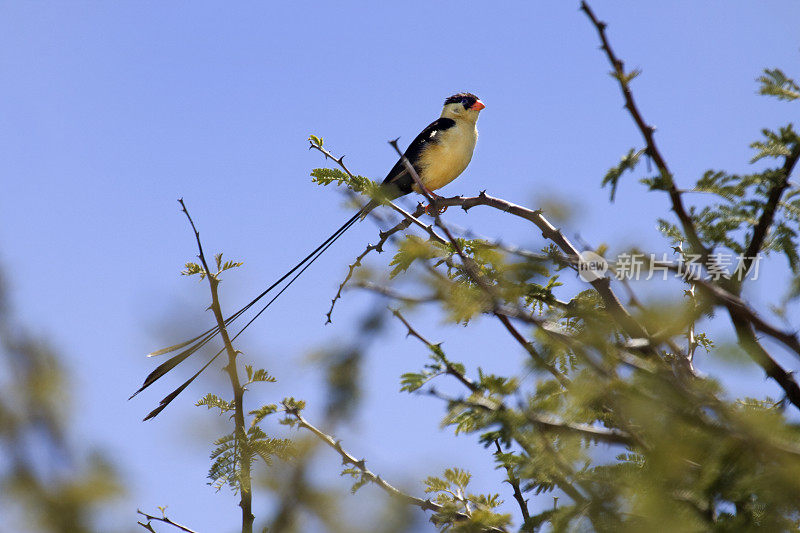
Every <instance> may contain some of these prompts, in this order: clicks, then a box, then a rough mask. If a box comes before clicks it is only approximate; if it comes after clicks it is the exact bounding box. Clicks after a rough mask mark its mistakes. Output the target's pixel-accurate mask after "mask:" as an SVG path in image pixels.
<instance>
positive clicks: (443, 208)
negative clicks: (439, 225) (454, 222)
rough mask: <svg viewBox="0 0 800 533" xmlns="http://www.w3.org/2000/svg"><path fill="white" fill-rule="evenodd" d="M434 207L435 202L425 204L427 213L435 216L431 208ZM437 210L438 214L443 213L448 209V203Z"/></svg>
mask: <svg viewBox="0 0 800 533" xmlns="http://www.w3.org/2000/svg"><path fill="white" fill-rule="evenodd" d="M432 207H434V206H433V204H428V205H426V206H425V213H426V214H427V215H430V216H435V215H434V213H433V212H432V210H431V208H432ZM435 211H436V215H441V214H443V213H444V212H445V211H447V206H446V205H442V206H439V207H438V208H436V209H435Z"/></svg>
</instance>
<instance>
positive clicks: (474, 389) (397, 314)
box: [390, 309, 481, 393]
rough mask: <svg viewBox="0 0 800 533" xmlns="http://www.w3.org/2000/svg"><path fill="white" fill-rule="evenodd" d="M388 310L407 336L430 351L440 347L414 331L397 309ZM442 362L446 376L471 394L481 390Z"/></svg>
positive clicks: (451, 365) (448, 364)
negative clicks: (405, 331)
mask: <svg viewBox="0 0 800 533" xmlns="http://www.w3.org/2000/svg"><path fill="white" fill-rule="evenodd" d="M390 310H391V312H392V314H393V315H394V316H395V317H397V319H398V320H400V322H402V323H403V325H404V326H405V327H406V329H407V330H408V333H407V335H409V336H412V337H415V338H417V339H418V340H419V341H420V342H422V344H424V345H425V346H427V347H428V348H430V349H431V350H435V349H436V348H440V347H441V344H433V343H431V342H430V341H429V340H428V339H426V338H425V337H423V336H422V335H421V334H420V333H419V332H418V331H417V330H416V329H414V327H413V326H412V325H411V323H409V321H408V320H406V317H404V316H403V315H402V313H400V310H399V309H390ZM442 362H443V363H445V370H446V372H447V373H448V374H450V375H451V376H453V377H455V378H456V379H457V380H458V381H460V382H461V384H462V385H464V386H465V387H466V388H468V389H469V390H470V391H471V392H473V393H475V392H480V390H481V388H480V387H479V386H478V385H477V384H476V383H475V382H474V381H472V380H471V379H469V378H468V377H467V376H465V375H464V374H463V373H461V372H459V371H458V370H457V369H456V367H454V366H453V364H452V363H451V362H450V361H447V360H444V361H442Z"/></svg>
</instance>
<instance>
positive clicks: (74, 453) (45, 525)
mask: <svg viewBox="0 0 800 533" xmlns="http://www.w3.org/2000/svg"><path fill="white" fill-rule="evenodd" d="M70 387H71V384H70V382H69V376H68V375H67V373H66V371H65V369H64V367H63V366H62V363H61V360H60V356H59V355H58V353H57V352H56V351H55V350H54V349H53V348H52V347H51V346H49V345H48V343H47V342H46V341H45V340H43V339H40V338H36V337H34V336H33V335H32V334H31V333H29V331H28V330H27V329H26V328H25V327H24V326H22V325H21V324H19V323H18V322H17V320H16V319H15V318H14V314H13V312H12V309H11V305H10V302H9V301H8V298H7V292H6V286H5V284H4V280H3V279H2V272H0V450H1V451H2V457H1V458H0V493H2V498H0V530H2V531H20V532H22V531H36V532H53V533H84V532H86V533H88V532H91V531H99V529H97V516H98V511H99V509H100V506H101V505H103V504H106V503H108V502H110V501H111V500H113V499H114V498H116V497H118V496H119V495H121V493H122V485H121V483H120V481H119V479H118V476H117V473H116V471H115V468H114V467H113V465H112V464H111V463H110V462H109V461H108V460H107V459H106V458H105V457H104V456H103V455H102V454H101V453H100V452H99V451H97V450H93V449H91V448H90V447H88V446H86V447H85V449H77V448H76V447H75V445H74V443H75V442H78V443H82V441H81V440H80V438H78V440H76V438H75V435H74V432H73V431H72V430H71V428H70V423H69V420H70V416H71V413H70Z"/></svg>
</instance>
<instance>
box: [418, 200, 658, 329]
mask: <svg viewBox="0 0 800 533" xmlns="http://www.w3.org/2000/svg"><path fill="white" fill-rule="evenodd" d="M479 205H482V206H487V207H492V208H494V209H497V210H499V211H503V212H505V213H509V214H511V215H514V216H517V217H519V218H522V219H525V220H528V221H529V222H532V223H533V224H534V225H535V226H536V227H537V228H539V230H540V231H541V232H542V237H544V238H545V239H548V240H550V241H552V242H553V243H554V244H555V245H556V246H558V248H559V249H560V250H561V251H562V252H563V253H565V254H566V255H567V260H568V261H569V262H571V263H573V264H577V263H578V260H579V256H580V251H579V250H578V249H577V248H576V247H575V245H573V244H572V243H571V242H570V241H569V239H567V238H566V237H565V236H564V234H563V233H561V231H560V230H559V229H558V228H556V227H555V226H554V225H553V224H551V223H550V221H549V220H547V218H545V216H544V215H542V212H541V211H539V210H536V211H534V210H532V209H528V208H526V207H523V206H521V205H517V204H514V203H511V202H508V201H506V200H502V199H500V198H495V197H492V196H489V195H487V194H486V191H481V193H480V194H478V196H470V197H465V196H453V197H450V198H438V199H436V200H434V203H433V208H434V210H435V209H436V208H437V207H440V206H459V207H461V208H462V209H463V210H464V211H468V210H470V209H472V208H473V207H476V206H479ZM589 283H590V284H591V286H592V287H593V288H594V289H595V290H596V291H597V293H598V294H599V295H600V298H601V299H602V300H603V304H604V305H605V308H606V310H607V311H608V312H609V314H610V315H611V316H612V318H614V320H615V321H616V322H617V323H618V324H619V325H620V327H621V328H622V329H623V331H625V333H627V334H628V335H629V336H630V337H633V338H645V339H647V338H649V335H648V333H647V330H646V329H645V328H644V327H643V326H642V325H641V324H639V323H638V322H637V321H636V320H635V319H634V318H633V317H632V316H631V314H630V313H629V312H628V310H627V309H625V307H624V306H623V305H622V303H621V302H620V300H619V298H618V297H617V295H616V294H615V293H614V291H613V290H612V289H611V280H610V279H609V278H606V277H603V278H599V279H596V280H594V281H591V282H589Z"/></svg>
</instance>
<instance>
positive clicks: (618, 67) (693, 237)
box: [581, 1, 709, 262]
mask: <svg viewBox="0 0 800 533" xmlns="http://www.w3.org/2000/svg"><path fill="white" fill-rule="evenodd" d="M581 11H583V12H584V13H586V16H587V17H589V20H591V21H592V24H593V25H594V27H595V29H596V30H597V34H598V35H599V36H600V41H601V43H602V46H601V47H600V48H601V49H602V50H603V51H604V52H605V54H606V57H607V58H608V61H609V63H611V67H612V68H613V69H614V77H615V78H616V79H617V81H618V82H619V87H620V90H621V91H622V95H623V97H624V98H625V109H627V110H628V113H630V115H631V117H632V118H633V121H634V122H635V123H636V126H637V127H638V128H639V131H640V132H641V134H642V137H644V140H645V142H646V143H647V150H646V153H647V155H649V156H650V157H651V158H652V159H653V162H655V164H656V167H658V170H659V172H660V173H661V177H662V178H663V179H664V181H665V182H666V183H667V184H668V188H667V192H668V193H669V198H670V201H671V202H672V210H673V211H674V212H675V214H676V215H677V217H678V220H679V221H680V223H681V227H682V228H683V231H684V233H686V237H687V238H688V239H689V244H691V246H692V248H694V249H695V250H696V251H697V253H699V254H701V255H702V256H703V262H705V260H706V259H707V257H708V254H709V252H708V250H707V249H706V247H705V246H704V245H703V243H702V241H701V240H700V237H699V236H698V234H697V229H696V228H695V225H694V221H693V220H692V219H691V217H690V216H689V213H688V212H687V211H686V208H685V207H684V205H683V198H682V197H681V193H680V191H679V190H678V188H677V187H676V186H675V182H674V180H673V176H672V173H671V172H670V170H669V168H668V167H667V162H666V160H665V159H664V157H663V156H662V155H661V152H660V150H659V149H658V146H657V145H656V141H655V138H654V133H655V131H656V129H655V127H653V126H651V125H649V124H647V122H645V120H644V118H643V117H642V114H641V112H640V111H639V108H638V107H637V106H636V101H635V100H634V98H633V93H632V92H631V89H630V80H631V73H626V72H625V65H624V63H623V62H622V60H621V59H619V58H618V57H617V56H616V55H615V54H614V51H613V50H612V49H611V45H610V44H609V42H608V37H607V36H606V27H607V26H608V25H607V24H606V23H605V22H601V21H600V20H598V19H597V17H596V16H595V14H594V12H593V11H592V9H591V8H590V7H589V5H588V4H587V3H586V2H585V1H582V2H581Z"/></svg>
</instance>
